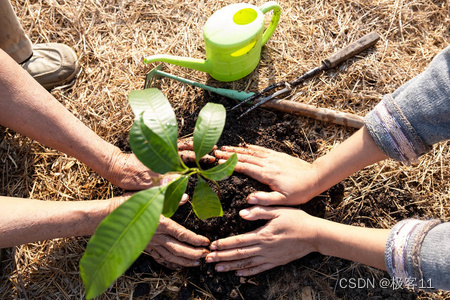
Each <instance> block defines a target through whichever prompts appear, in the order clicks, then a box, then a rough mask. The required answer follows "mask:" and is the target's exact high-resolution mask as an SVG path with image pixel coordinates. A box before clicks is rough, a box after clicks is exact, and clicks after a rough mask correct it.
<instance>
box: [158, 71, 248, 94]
mask: <svg viewBox="0 0 450 300" xmlns="http://www.w3.org/2000/svg"><path fill="white" fill-rule="evenodd" d="M154 72H155V74H157V75H159V76H164V77H167V78H170V79H173V80H176V81H179V82H183V83H187V84H190V85H193V86H196V87H199V88H201V89H204V90H207V91H210V92H213V93H216V94H219V95H221V96H225V97H228V98H231V99H234V100H238V101H244V100H245V99H247V98H249V97H250V96H252V95H254V94H255V93H252V92H243V91H235V90H230V89H223V88H214V87H211V86H208V85H204V84H201V83H198V82H195V81H192V80H190V79H186V78H181V77H178V76H175V75H172V74H169V73H166V72H164V71H160V70H154Z"/></svg>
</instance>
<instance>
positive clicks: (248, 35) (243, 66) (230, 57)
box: [144, 1, 281, 81]
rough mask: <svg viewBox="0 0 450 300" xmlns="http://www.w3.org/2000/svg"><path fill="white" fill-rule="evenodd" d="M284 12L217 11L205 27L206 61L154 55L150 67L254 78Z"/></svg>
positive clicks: (240, 7) (269, 6) (268, 6)
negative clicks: (267, 20)
mask: <svg viewBox="0 0 450 300" xmlns="http://www.w3.org/2000/svg"><path fill="white" fill-rule="evenodd" d="M269 11H273V14H272V20H271V22H270V24H269V26H268V27H267V29H266V30H265V31H264V14H265V13H266V12H269ZM280 13H281V8H280V6H279V5H278V4H277V3H276V2H274V1H271V2H267V3H265V4H264V5H262V6H260V7H256V6H254V5H252V4H247V3H237V4H231V5H227V6H225V7H224V8H222V9H220V10H218V11H216V12H215V13H214V14H213V15H212V16H211V17H210V18H209V19H208V20H207V21H206V24H205V26H204V27H203V39H204V41H205V49H206V60H202V59H196V58H190V57H181V56H171V55H164V54H161V55H152V56H148V57H146V58H144V62H145V63H146V64H148V63H152V62H156V61H162V62H166V63H171V64H174V65H178V66H182V67H186V68H191V69H195V70H199V71H202V72H206V73H209V74H210V75H211V77H213V78H214V79H216V80H220V81H233V80H238V79H241V78H242V77H245V76H247V75H248V74H250V73H251V72H252V71H253V70H254V69H255V68H256V66H257V65H258V62H259V58H260V55H261V47H262V46H264V44H265V43H266V42H267V41H268V40H269V38H270V37H271V36H272V34H273V32H274V31H275V28H276V27H277V25H278V21H279V20H280Z"/></svg>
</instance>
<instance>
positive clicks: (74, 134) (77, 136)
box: [0, 50, 120, 175]
mask: <svg viewBox="0 0 450 300" xmlns="http://www.w3.org/2000/svg"><path fill="white" fill-rule="evenodd" d="M0 60H1V61H2V67H1V68H0V124H1V125H3V126H6V127H8V128H11V129H12V130H14V131H17V132H19V133H21V134H23V135H25V136H28V137H30V138H32V139H34V140H36V141H38V142H40V143H42V144H44V145H46V146H49V147H51V148H54V149H57V150H59V151H62V152H64V153H66V154H68V155H71V156H74V157H76V158H77V159H79V160H80V161H82V162H84V163H86V164H87V165H89V166H90V167H91V168H93V169H94V170H95V171H97V172H98V173H105V172H107V168H108V166H109V165H110V163H111V160H112V159H113V157H114V155H115V153H118V152H120V150H119V149H118V148H117V147H114V146H113V145H111V144H109V143H107V142H106V141H104V140H103V139H101V138H100V137H99V136H98V135H96V134H95V133H94V132H93V131H92V130H90V129H89V128H88V127H86V126H85V125H84V124H83V123H82V122H81V121H80V120H78V119H77V118H76V117H75V116H74V115H72V114H71V113H70V112H69V111H67V110H66V109H65V108H64V106H63V105H62V104H61V103H59V102H58V101H57V100H56V99H55V98H54V97H53V96H52V95H51V94H49V93H48V92H47V91H46V90H45V89H44V88H43V87H41V86H40V85H39V83H37V82H36V81H35V80H34V79H33V78H32V77H31V76H30V75H29V74H28V73H27V72H26V71H25V70H23V69H22V68H21V67H20V66H19V65H18V64H17V63H16V62H15V61H13V60H12V59H11V58H10V57H9V56H8V55H7V54H6V53H5V52H3V50H0ZM102 175H103V174H102Z"/></svg>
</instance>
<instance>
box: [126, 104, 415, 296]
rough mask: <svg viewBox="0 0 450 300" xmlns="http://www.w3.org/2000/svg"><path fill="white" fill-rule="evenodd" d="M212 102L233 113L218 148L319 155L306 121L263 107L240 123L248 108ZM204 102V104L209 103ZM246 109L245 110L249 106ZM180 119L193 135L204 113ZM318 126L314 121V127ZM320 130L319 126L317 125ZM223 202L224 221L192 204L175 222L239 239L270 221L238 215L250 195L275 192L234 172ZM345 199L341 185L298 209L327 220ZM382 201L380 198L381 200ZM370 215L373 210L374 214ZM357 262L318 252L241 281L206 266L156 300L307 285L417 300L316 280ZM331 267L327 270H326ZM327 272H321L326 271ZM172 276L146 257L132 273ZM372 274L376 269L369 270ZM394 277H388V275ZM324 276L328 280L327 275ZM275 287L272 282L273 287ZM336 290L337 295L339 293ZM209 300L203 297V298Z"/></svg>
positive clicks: (286, 290)
mask: <svg viewBox="0 0 450 300" xmlns="http://www.w3.org/2000/svg"><path fill="white" fill-rule="evenodd" d="M205 98H207V99H208V101H211V102H218V103H221V104H223V105H224V106H225V107H226V109H227V122H226V126H225V129H224V131H223V134H222V137H221V139H220V140H219V142H218V146H219V147H220V146H222V145H234V146H236V145H238V144H240V143H249V144H256V145H260V146H264V147H267V148H270V149H273V150H277V151H281V152H285V153H288V154H290V155H293V156H297V157H299V158H301V159H304V160H306V161H310V162H311V161H312V160H313V158H312V157H311V151H312V152H313V153H315V152H316V151H317V144H316V141H315V140H314V138H313V137H305V136H304V134H303V133H302V130H300V128H302V126H304V125H305V124H304V123H303V122H307V121H305V119H303V118H299V117H296V116H291V115H288V114H283V113H275V112H272V111H267V110H263V109H257V110H255V111H253V112H252V113H250V114H248V115H247V116H245V117H244V118H241V119H239V120H238V119H237V118H238V116H239V115H240V114H241V113H242V110H239V109H238V110H237V111H229V109H230V108H231V107H232V106H234V105H235V104H236V102H235V101H233V100H229V99H227V98H223V97H215V98H213V99H211V96H209V97H205ZM203 102H204V103H203ZM205 103H206V102H205V101H204V100H203V98H201V99H199V103H198V107H202V106H203V105H204V104H205ZM244 108H245V107H244ZM177 114H178V118H179V119H181V115H183V116H182V118H183V122H180V120H179V124H180V123H182V124H184V125H183V126H182V128H180V134H179V136H184V135H188V134H191V133H192V131H193V128H194V127H195V122H196V120H197V115H198V110H197V111H195V112H194V113H193V114H189V113H186V112H177ZM311 124H313V122H310V123H309V126H311ZM313 126H315V125H313ZM317 126H318V127H317V128H316V131H317V132H320V130H321V127H320V124H318V125H317ZM194 183H195V182H191V183H190V184H189V186H188V190H187V193H188V194H189V195H190V196H192V192H193V188H194ZM220 188H221V202H222V206H223V210H224V215H223V217H221V218H212V219H209V220H205V221H202V220H199V219H198V218H197V217H196V216H195V214H194V213H193V212H192V209H191V206H190V204H189V203H187V204H186V205H184V206H182V207H180V208H179V209H178V211H177V212H176V214H175V215H174V216H173V217H172V219H174V220H176V221H177V222H179V223H180V224H182V225H183V226H185V227H186V228H188V229H190V230H192V231H194V232H196V233H198V234H201V235H204V236H206V237H208V238H209V239H210V240H211V241H214V240H217V239H220V238H224V237H228V236H232V235H237V234H241V233H245V232H249V231H251V230H254V229H256V228H258V227H260V226H262V225H264V223H265V221H255V222H250V221H245V220H243V219H241V218H240V217H239V215H238V212H239V211H240V210H241V209H243V208H245V207H248V205H247V204H246V202H245V199H246V197H247V196H248V195H249V194H250V193H252V192H254V191H258V190H259V191H261V190H263V191H269V188H268V187H267V186H265V185H263V184H261V183H259V182H258V181H256V180H253V179H252V178H249V177H247V176H244V175H242V174H239V173H234V174H233V175H232V176H231V177H230V178H228V179H226V180H224V181H222V182H221V183H220ZM343 196H344V183H340V184H338V185H336V186H334V187H332V188H331V189H330V190H328V191H326V192H324V193H323V194H322V195H320V196H319V197H316V198H314V199H312V200H311V201H309V202H308V203H307V204H305V205H301V206H298V207H300V208H301V209H304V210H305V211H306V212H308V213H310V214H312V215H315V216H320V217H323V216H324V214H325V207H326V205H331V206H334V207H335V206H337V205H338V204H339V203H340V202H341V200H342V199H343ZM375 201H376V200H375ZM368 214H370V212H368ZM350 265H351V262H348V261H345V260H341V259H335V258H328V257H325V256H322V255H320V254H318V253H312V254H310V255H307V256H306V257H303V258H301V259H299V260H296V261H293V262H291V263H289V264H287V265H285V266H280V267H277V268H274V269H272V270H269V271H266V272H263V273H261V274H258V275H256V276H252V277H249V278H239V277H237V276H236V275H235V274H234V272H228V273H217V272H215V271H214V264H206V263H203V264H202V265H201V266H200V267H196V268H186V269H184V270H183V271H182V272H184V275H185V278H186V282H185V284H184V285H182V286H181V288H180V290H179V292H178V293H177V294H175V295H174V294H173V293H171V294H167V295H164V294H160V295H158V296H157V297H156V298H155V299H204V297H205V296H204V294H205V292H206V294H209V295H213V296H214V298H216V299H293V298H297V297H298V295H301V289H302V287H304V286H315V287H321V288H322V289H323V290H324V291H328V292H325V294H323V293H322V295H321V297H322V298H324V299H332V298H338V297H343V298H354V299H367V297H368V296H369V295H370V296H369V298H370V297H375V298H378V299H382V298H386V297H387V298H389V297H393V298H392V299H395V298H397V297H400V298H404V299H414V298H415V294H413V293H409V292H408V291H406V290H399V291H395V293H396V296H394V295H393V293H392V291H391V293H389V290H386V289H384V290H381V289H379V288H378V289H377V288H374V289H373V290H367V289H361V290H358V289H355V290H348V289H347V290H346V289H341V288H340V287H339V286H337V285H336V283H337V281H336V280H335V279H330V280H327V281H325V280H323V279H322V280H318V279H317V278H316V277H314V276H311V273H314V272H311V271H310V270H321V269H322V270H323V269H324V268H325V269H326V270H325V274H331V273H333V272H336V271H337V270H340V269H343V268H350ZM324 266H325V267H324ZM322 270H321V271H322ZM155 272H156V273H159V272H166V274H171V272H173V271H171V270H167V269H165V268H164V267H162V266H160V265H158V264H157V263H156V262H155V261H154V260H153V259H152V258H151V257H150V256H148V255H142V256H141V257H140V258H139V259H138V260H137V261H136V262H135V264H134V265H133V266H132V267H131V268H130V270H129V271H128V272H127V273H128V274H129V275H131V274H133V273H135V274H139V275H140V276H142V274H144V273H153V274H155ZM369 273H370V270H369ZM361 276H362V277H367V278H369V277H370V276H371V274H366V275H362V274H358V276H355V277H361ZM385 277H386V278H389V277H388V275H387V274H386V275H385ZM322 278H324V277H322ZM269 283H270V284H269ZM333 290H334V291H333ZM148 293H149V286H148V285H147V284H145V283H143V284H139V285H137V286H136V289H135V292H134V296H136V297H139V296H143V297H144V298H145V296H146V295H148ZM202 297H203V298H202Z"/></svg>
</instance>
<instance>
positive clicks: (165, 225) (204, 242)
mask: <svg viewBox="0 0 450 300" xmlns="http://www.w3.org/2000/svg"><path fill="white" fill-rule="evenodd" d="M157 232H160V233H165V234H168V235H171V236H173V237H174V238H175V239H177V240H179V241H181V242H185V243H188V244H191V245H193V246H208V245H209V243H210V241H209V239H208V238H206V237H204V236H201V235H198V234H196V233H194V232H192V231H190V230H188V229H186V228H185V227H183V226H181V225H180V224H178V223H177V222H175V221H173V220H171V219H169V218H166V217H164V216H161V217H160V219H159V226H158V228H157Z"/></svg>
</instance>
